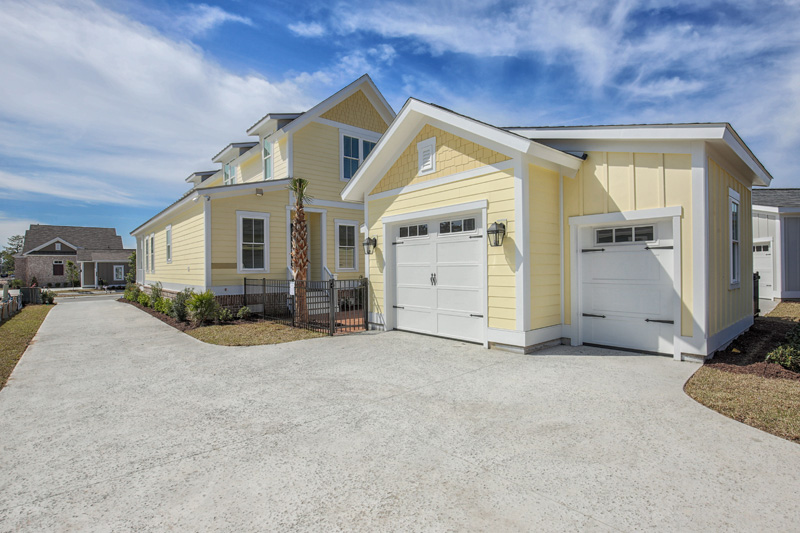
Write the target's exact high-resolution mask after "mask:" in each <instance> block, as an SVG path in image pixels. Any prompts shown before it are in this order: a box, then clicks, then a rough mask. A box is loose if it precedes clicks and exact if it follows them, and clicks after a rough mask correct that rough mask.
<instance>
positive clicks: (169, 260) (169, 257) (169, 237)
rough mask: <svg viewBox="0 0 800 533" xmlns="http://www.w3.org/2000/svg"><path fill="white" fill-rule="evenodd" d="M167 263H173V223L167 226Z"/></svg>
mask: <svg viewBox="0 0 800 533" xmlns="http://www.w3.org/2000/svg"><path fill="white" fill-rule="evenodd" d="M165 233H166V234H167V263H172V225H169V226H167V230H166V232H165Z"/></svg>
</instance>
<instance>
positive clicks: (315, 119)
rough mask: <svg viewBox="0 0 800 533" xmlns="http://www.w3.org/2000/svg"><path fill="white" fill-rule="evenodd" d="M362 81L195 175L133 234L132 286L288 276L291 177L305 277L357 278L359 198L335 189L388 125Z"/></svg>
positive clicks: (264, 124)
mask: <svg viewBox="0 0 800 533" xmlns="http://www.w3.org/2000/svg"><path fill="white" fill-rule="evenodd" d="M394 116H395V114H394V111H393V110H392V108H391V107H390V106H389V104H388V103H387V102H386V100H385V99H384V97H383V96H382V95H381V93H380V91H378V89H377V87H376V86H375V84H374V83H373V82H372V80H371V79H370V78H369V76H366V75H365V76H363V77H361V78H359V79H358V80H356V81H355V82H353V83H352V84H350V85H348V86H347V87H345V88H344V89H342V90H341V91H339V92H337V93H336V94H334V95H333V96H331V97H330V98H327V99H326V100H324V101H323V102H321V103H319V104H318V105H316V106H314V107H313V108H312V109H310V110H309V111H306V112H304V113H277V114H276V113H271V114H268V115H266V116H264V117H263V118H261V119H260V120H259V121H258V122H256V123H255V124H254V125H253V126H252V127H250V129H248V130H247V134H248V135H250V136H252V137H254V140H253V141H252V142H238V143H231V144H229V145H228V146H226V147H225V148H224V149H223V150H222V151H220V152H219V153H218V154H217V155H216V156H214V158H213V162H214V163H217V164H218V165H219V168H218V169H216V170H210V171H204V172H195V173H193V174H192V175H190V176H189V177H188V178H187V179H186V181H187V182H188V183H190V184H191V185H192V189H191V190H190V191H189V192H188V193H186V194H185V195H184V196H183V197H182V198H180V199H179V200H178V201H176V202H175V203H173V204H172V205H170V206H169V207H167V208H166V209H164V210H163V211H161V212H160V213H158V214H157V215H155V216H153V217H152V218H151V219H150V220H148V221H147V222H145V223H144V224H142V225H141V226H139V227H138V228H136V229H135V230H133V231H132V232H131V235H133V236H135V237H136V242H137V252H138V253H137V260H138V265H137V281H138V282H139V283H140V284H142V285H152V284H154V283H156V282H160V283H161V284H162V286H163V287H164V289H165V290H168V291H179V290H182V289H184V288H192V289H194V290H196V291H204V290H207V289H210V290H212V291H213V292H214V293H216V294H217V295H226V294H227V295H238V294H242V292H243V281H244V278H247V277H251V278H267V279H281V280H285V279H291V277H292V275H291V271H290V269H289V266H290V254H291V250H290V225H291V219H292V211H293V207H294V198H293V197H292V195H291V194H290V193H289V192H288V190H287V184H288V182H289V178H291V177H301V178H305V179H307V180H309V182H310V184H309V188H308V191H309V194H310V195H311V196H312V197H313V198H314V200H313V202H311V203H309V204H307V206H306V213H307V220H308V227H309V237H308V238H309V251H310V265H309V279H310V280H312V281H325V280H328V279H353V278H358V277H360V276H363V275H364V257H363V252H362V248H361V246H360V234H359V228H360V225H361V223H362V220H363V205H362V203H361V200H356V201H342V199H341V191H342V189H343V187H344V186H345V185H346V184H347V183H348V181H349V180H350V178H351V177H352V176H353V174H354V173H355V171H356V169H357V168H358V166H359V165H360V164H361V162H362V161H363V160H364V159H365V158H366V157H367V156H368V155H369V153H370V151H371V150H372V148H373V147H374V146H375V144H376V142H377V141H378V139H379V138H380V136H381V134H383V132H384V131H385V130H386V128H387V127H388V124H390V123H391V122H392V120H393V119H394Z"/></svg>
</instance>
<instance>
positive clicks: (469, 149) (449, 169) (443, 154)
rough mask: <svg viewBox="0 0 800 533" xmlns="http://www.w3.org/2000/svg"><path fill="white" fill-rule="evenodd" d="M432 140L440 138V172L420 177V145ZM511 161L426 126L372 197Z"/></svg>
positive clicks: (475, 144)
mask: <svg viewBox="0 0 800 533" xmlns="http://www.w3.org/2000/svg"><path fill="white" fill-rule="evenodd" d="M431 137H436V171H435V172H432V173H430V174H425V175H423V176H419V175H418V174H417V166H418V160H417V143H419V142H421V141H424V140H426V139H430V138H431ZM509 159H511V158H510V157H508V156H507V155H505V154H501V153H500V152H496V151H494V150H492V149H490V148H486V147H485V146H481V145H479V144H477V143H474V142H472V141H468V140H467V139H464V138H462V137H459V136H457V135H454V134H452V133H449V132H447V131H444V130H442V129H439V128H435V127H433V126H431V125H430V124H425V125H424V126H423V127H422V129H421V130H420V131H419V133H418V134H417V135H416V137H414V139H413V140H412V141H411V142H410V143H409V144H408V146H407V147H406V149H405V150H404V151H403V153H402V154H401V155H400V157H398V158H397V160H396V161H395V162H394V164H393V165H392V167H391V168H390V169H389V171H388V172H387V173H386V174H385V175H384V176H383V178H382V179H381V181H380V182H379V183H378V185H377V186H376V187H375V188H374V189H373V190H372V191H371V192H370V194H376V193H379V192H385V191H390V190H392V189H398V188H400V187H406V186H408V185H414V184H416V183H423V182H425V181H429V180H432V179H436V178H441V177H443V176H449V175H451V174H457V173H459V172H464V171H466V170H472V169H474V168H479V167H483V166H486V165H494V164H497V163H500V162H502V161H508V160H509Z"/></svg>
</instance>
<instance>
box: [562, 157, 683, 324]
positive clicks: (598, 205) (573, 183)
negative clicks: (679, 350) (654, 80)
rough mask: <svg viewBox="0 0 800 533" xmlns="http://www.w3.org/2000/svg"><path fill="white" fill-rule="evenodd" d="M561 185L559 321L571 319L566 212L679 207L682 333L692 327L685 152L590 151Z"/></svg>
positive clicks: (579, 213)
mask: <svg viewBox="0 0 800 533" xmlns="http://www.w3.org/2000/svg"><path fill="white" fill-rule="evenodd" d="M562 181H563V187H564V220H563V223H564V230H565V231H564V280H565V283H564V293H565V294H564V322H565V323H566V324H570V323H571V320H570V316H571V311H572V310H571V303H570V302H571V300H570V298H571V285H570V282H569V280H570V268H571V265H570V255H569V250H570V246H571V243H570V233H569V217H572V216H580V215H596V214H601V213H612V212H617V211H632V210H641V209H653V208H660V207H670V206H682V207H683V216H682V218H681V334H682V335H684V336H692V335H693V332H694V315H693V305H694V302H693V287H694V280H693V278H692V264H693V261H692V160H691V155H689V154H660V153H656V154H649V153H630V152H589V153H588V154H587V158H586V161H585V162H584V164H583V166H582V167H581V169H580V170H579V171H578V174H577V175H576V176H575V178H573V179H569V178H562Z"/></svg>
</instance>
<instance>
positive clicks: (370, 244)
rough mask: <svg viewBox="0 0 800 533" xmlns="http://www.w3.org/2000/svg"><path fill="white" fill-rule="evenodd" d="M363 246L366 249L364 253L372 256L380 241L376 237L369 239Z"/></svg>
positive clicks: (365, 240)
mask: <svg viewBox="0 0 800 533" xmlns="http://www.w3.org/2000/svg"><path fill="white" fill-rule="evenodd" d="M361 244H362V246H363V247H364V253H365V254H367V255H372V252H373V251H374V250H375V246H377V245H378V239H376V238H375V237H367V238H366V239H364V242H363V243H361Z"/></svg>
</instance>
